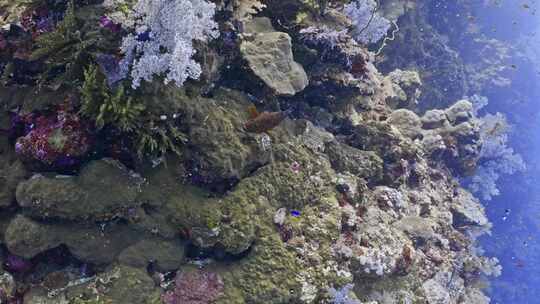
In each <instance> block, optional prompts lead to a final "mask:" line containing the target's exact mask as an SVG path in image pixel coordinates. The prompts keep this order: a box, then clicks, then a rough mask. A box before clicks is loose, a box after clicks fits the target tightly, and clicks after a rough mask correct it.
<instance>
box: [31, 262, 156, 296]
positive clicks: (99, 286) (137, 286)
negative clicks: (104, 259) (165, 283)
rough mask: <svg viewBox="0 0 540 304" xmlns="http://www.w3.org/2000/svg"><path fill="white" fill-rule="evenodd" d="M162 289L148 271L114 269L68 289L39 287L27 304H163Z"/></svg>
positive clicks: (126, 268) (76, 283)
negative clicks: (160, 298) (160, 303)
mask: <svg viewBox="0 0 540 304" xmlns="http://www.w3.org/2000/svg"><path fill="white" fill-rule="evenodd" d="M159 294H160V292H159V289H158V288H156V286H155V283H154V281H153V280H152V278H151V277H150V276H148V275H147V273H146V271H144V270H140V269H137V268H132V267H127V266H122V265H112V266H111V267H109V268H108V269H107V270H106V271H104V272H102V273H100V274H99V275H97V276H95V277H92V278H88V279H78V280H74V281H71V282H69V284H68V287H65V288H60V289H56V290H52V291H50V290H47V289H46V288H44V287H41V286H36V287H34V288H32V289H31V290H30V292H28V293H26V294H25V295H24V303H30V304H57V303H119V304H149V303H159V297H160V295H159Z"/></svg>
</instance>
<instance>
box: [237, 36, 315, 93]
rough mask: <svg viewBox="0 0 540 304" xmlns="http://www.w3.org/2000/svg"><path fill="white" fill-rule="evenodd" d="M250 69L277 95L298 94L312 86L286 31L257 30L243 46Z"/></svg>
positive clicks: (241, 47) (243, 53)
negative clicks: (297, 59)
mask: <svg viewBox="0 0 540 304" xmlns="http://www.w3.org/2000/svg"><path fill="white" fill-rule="evenodd" d="M240 52H241V53H242V57H243V58H244V59H245V60H246V61H247V62H248V64H249V67H250V69H251V70H252V71H253V73H254V74H255V75H256V76H257V77H259V78H260V79H261V80H262V81H263V82H264V83H265V84H266V85H267V86H268V87H270V89H272V90H273V91H274V92H275V93H276V94H277V95H286V96H287V95H288V96H291V95H295V94H296V93H298V92H300V91H302V90H303V89H304V88H305V87H306V86H307V85H308V78H307V75H306V72H305V71H304V69H303V68H302V66H301V65H300V64H299V63H297V62H296V61H294V58H293V53H292V43H291V37H290V36H289V35H288V34H287V33H282V32H257V33H255V34H254V35H253V37H249V38H246V40H245V41H243V42H242V45H241V46H240Z"/></svg>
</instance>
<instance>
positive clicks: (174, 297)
mask: <svg viewBox="0 0 540 304" xmlns="http://www.w3.org/2000/svg"><path fill="white" fill-rule="evenodd" d="M175 283H176V284H175V288H174V290H171V291H169V292H167V293H166V294H164V295H163V297H162V300H163V303H165V304H210V303H213V302H214V301H215V300H217V299H218V298H219V297H220V296H221V294H222V293H223V281H222V280H221V278H220V277H219V275H218V274H217V273H213V272H208V271H205V270H195V271H187V272H183V271H181V270H180V271H178V273H177V274H176V281H175Z"/></svg>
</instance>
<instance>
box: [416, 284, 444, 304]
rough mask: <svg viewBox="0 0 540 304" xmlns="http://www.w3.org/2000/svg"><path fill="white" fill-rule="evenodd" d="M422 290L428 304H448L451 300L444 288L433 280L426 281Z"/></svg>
mask: <svg viewBox="0 0 540 304" xmlns="http://www.w3.org/2000/svg"><path fill="white" fill-rule="evenodd" d="M422 288H423V290H424V293H425V295H426V300H427V303H429V304H450V303H451V298H450V294H449V293H448V290H447V289H446V287H444V286H443V285H441V284H440V283H439V282H437V281H436V280H435V279H430V280H428V281H426V282H425V283H424V284H423V285H422Z"/></svg>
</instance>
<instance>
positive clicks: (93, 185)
mask: <svg viewBox="0 0 540 304" xmlns="http://www.w3.org/2000/svg"><path fill="white" fill-rule="evenodd" d="M142 182H143V179H142V178H141V177H140V176H139V175H137V174H135V173H133V172H131V171H129V170H128V169H127V168H126V167H124V166H123V165H122V164H121V163H120V162H118V161H115V160H111V159H103V160H97V161H92V162H90V163H89V164H88V165H86V166H85V167H83V168H82V170H81V172H80V173H79V175H77V176H63V175H57V176H55V177H46V176H42V175H35V176H33V177H32V178H30V179H29V180H26V181H24V182H22V183H20V184H19V186H18V187H17V202H18V203H19V205H20V206H21V207H23V208H24V210H25V211H26V212H27V213H28V214H30V215H31V216H33V217H37V218H61V219H68V220H75V219H93V220H105V219H110V218H113V217H114V216H116V215H117V214H118V212H121V211H122V210H125V209H128V208H131V207H135V206H137V205H138V202H137V201H136V197H137V195H138V193H139V191H140V188H141V184H142ZM103 189H107V191H103Z"/></svg>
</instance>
